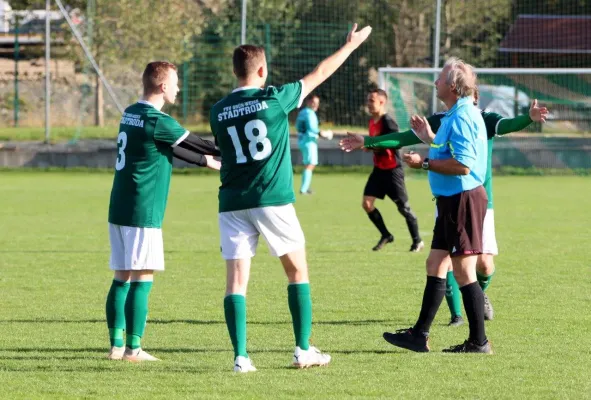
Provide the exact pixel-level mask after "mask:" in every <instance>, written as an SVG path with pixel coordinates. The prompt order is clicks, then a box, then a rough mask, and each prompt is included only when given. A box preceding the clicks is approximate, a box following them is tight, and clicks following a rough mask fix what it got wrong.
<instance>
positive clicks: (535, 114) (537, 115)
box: [529, 99, 548, 122]
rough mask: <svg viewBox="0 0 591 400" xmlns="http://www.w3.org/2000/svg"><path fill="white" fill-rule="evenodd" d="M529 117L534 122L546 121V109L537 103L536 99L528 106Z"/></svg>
mask: <svg viewBox="0 0 591 400" xmlns="http://www.w3.org/2000/svg"><path fill="white" fill-rule="evenodd" d="M529 117H530V118H531V120H532V121H535V122H546V118H547V117H548V109H547V108H546V107H540V106H539V105H538V99H534V101H533V102H532V103H531V106H530V107H529Z"/></svg>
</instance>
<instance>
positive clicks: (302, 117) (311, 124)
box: [295, 107, 320, 142]
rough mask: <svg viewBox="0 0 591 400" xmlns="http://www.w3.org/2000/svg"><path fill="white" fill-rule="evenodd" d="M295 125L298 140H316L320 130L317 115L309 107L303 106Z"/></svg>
mask: <svg viewBox="0 0 591 400" xmlns="http://www.w3.org/2000/svg"><path fill="white" fill-rule="evenodd" d="M295 126H296V130H297V131H298V140H299V141H300V142H306V141H309V140H313V141H316V140H317V139H318V133H319V132H320V129H319V127H318V117H317V116H316V113H315V112H314V110H312V109H311V108H309V107H305V108H303V109H302V110H301V111H300V112H299V114H298V117H297V119H296V124H295Z"/></svg>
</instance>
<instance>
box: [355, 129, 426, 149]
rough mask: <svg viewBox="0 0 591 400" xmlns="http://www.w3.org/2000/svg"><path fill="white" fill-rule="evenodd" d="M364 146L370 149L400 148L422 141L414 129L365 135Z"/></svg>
mask: <svg viewBox="0 0 591 400" xmlns="http://www.w3.org/2000/svg"><path fill="white" fill-rule="evenodd" d="M363 142H364V143H363V146H364V147H366V148H368V149H399V148H401V147H404V146H412V145H415V144H419V143H422V142H421V140H420V139H419V138H418V137H417V136H416V135H415V134H414V132H413V131H404V132H393V133H387V134H385V135H380V136H373V137H372V136H365V137H364V138H363Z"/></svg>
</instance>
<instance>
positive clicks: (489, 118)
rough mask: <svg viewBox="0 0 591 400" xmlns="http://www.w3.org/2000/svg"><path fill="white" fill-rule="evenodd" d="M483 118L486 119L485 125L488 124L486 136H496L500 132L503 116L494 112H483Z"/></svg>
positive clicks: (489, 137) (490, 137)
mask: <svg viewBox="0 0 591 400" xmlns="http://www.w3.org/2000/svg"><path fill="white" fill-rule="evenodd" d="M482 118H483V119H484V125H485V126H486V137H487V139H492V138H494V137H495V136H496V135H497V133H498V127H499V122H501V120H502V119H503V117H502V116H501V115H499V114H497V113H493V112H483V113H482Z"/></svg>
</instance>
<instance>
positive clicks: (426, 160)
mask: <svg viewBox="0 0 591 400" xmlns="http://www.w3.org/2000/svg"><path fill="white" fill-rule="evenodd" d="M421 168H423V169H424V170H428V169H429V158H428V157H427V158H425V159H424V160H423V164H421Z"/></svg>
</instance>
